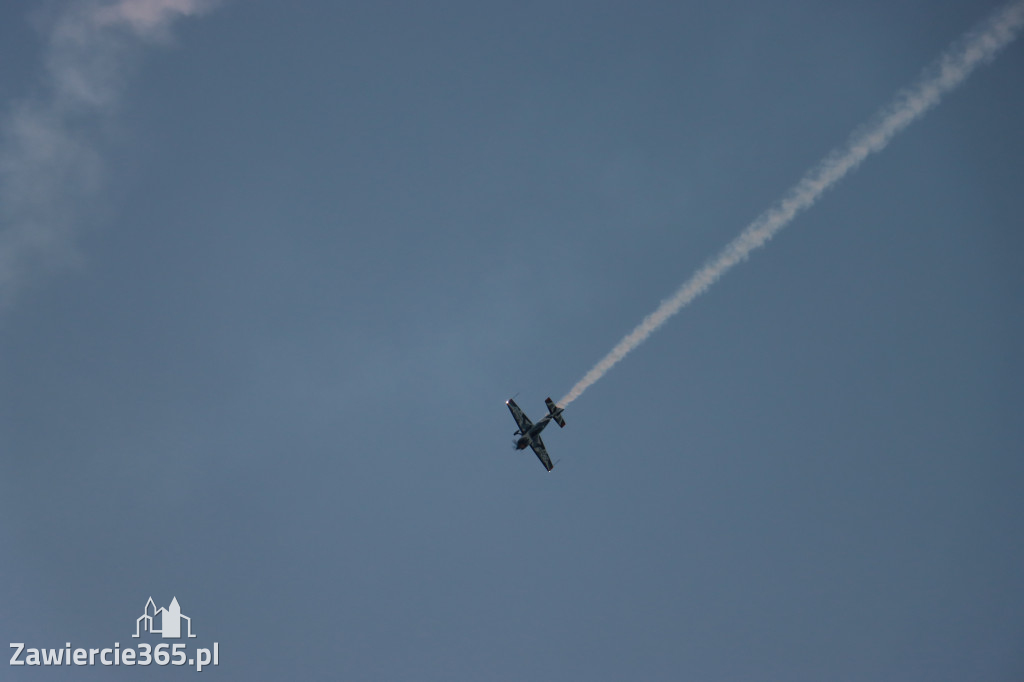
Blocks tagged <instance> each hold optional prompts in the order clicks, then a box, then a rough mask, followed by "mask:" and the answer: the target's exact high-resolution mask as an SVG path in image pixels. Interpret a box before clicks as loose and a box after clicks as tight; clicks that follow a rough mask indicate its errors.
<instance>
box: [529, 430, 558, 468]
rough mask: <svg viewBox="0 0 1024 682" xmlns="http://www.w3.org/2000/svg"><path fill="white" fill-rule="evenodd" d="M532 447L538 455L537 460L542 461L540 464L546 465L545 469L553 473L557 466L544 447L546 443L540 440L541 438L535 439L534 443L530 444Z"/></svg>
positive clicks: (535, 437)
mask: <svg viewBox="0 0 1024 682" xmlns="http://www.w3.org/2000/svg"><path fill="white" fill-rule="evenodd" d="M530 447H531V448H533V451H534V452H535V453H537V459H539V460H540V463H541V464H543V465H544V468H545V469H547V470H548V471H551V470H552V469H554V468H555V465H554V464H552V463H551V458H550V457H548V451H547V449H546V448H545V447H544V441H542V440H541V439H540V436H534V437H533V442H532V443H530Z"/></svg>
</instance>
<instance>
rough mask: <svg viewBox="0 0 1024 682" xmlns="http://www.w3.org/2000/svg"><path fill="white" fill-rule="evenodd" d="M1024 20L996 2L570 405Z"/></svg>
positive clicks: (602, 365)
mask: <svg viewBox="0 0 1024 682" xmlns="http://www.w3.org/2000/svg"><path fill="white" fill-rule="evenodd" d="M1022 25H1024V1H1018V2H1013V3H1010V4H1008V5H1006V6H1004V7H1002V8H1001V9H999V10H997V11H996V12H995V13H994V14H993V15H992V16H991V17H990V18H989V19H988V20H986V21H985V22H983V23H982V24H981V25H980V26H979V27H978V28H976V29H975V30H973V31H971V32H970V33H968V34H967V35H966V36H964V37H963V38H961V39H960V40H958V41H957V42H956V43H954V44H953V46H952V47H950V48H949V49H948V50H947V51H946V52H945V54H943V55H942V56H941V57H940V58H939V59H938V61H937V62H935V63H934V64H933V65H932V66H930V67H929V68H928V69H926V70H925V73H924V75H923V76H922V77H921V78H920V79H919V80H918V82H917V83H916V84H914V85H912V86H911V87H909V88H907V89H906V90H903V91H901V92H900V93H899V94H898V95H897V96H896V98H895V99H894V100H893V102H892V103H890V104H889V105H888V106H886V107H885V108H883V109H882V110H881V111H880V112H879V114H877V115H876V117H875V119H874V120H873V121H872V122H871V123H869V124H868V125H866V126H864V127H863V128H860V129H858V130H856V131H854V133H853V134H852V135H851V136H850V139H849V141H848V142H847V144H846V145H845V146H844V147H840V148H838V149H836V150H834V151H832V152H831V153H830V154H828V156H826V157H825V159H824V160H823V161H821V162H820V163H819V164H818V165H817V166H815V167H814V168H812V169H811V170H810V171H808V172H807V174H805V175H804V177H803V178H801V179H800V182H798V183H797V184H796V185H795V186H794V187H793V188H792V189H790V190H789V192H787V193H786V194H785V196H783V198H782V200H781V201H779V203H777V204H776V205H775V206H773V207H772V208H770V209H768V210H767V211H765V212H764V213H762V214H761V215H760V216H758V218H757V219H756V220H755V221H754V222H752V223H751V224H750V225H748V226H747V228H746V229H745V230H743V232H741V233H740V235H739V236H738V237H736V239H734V240H733V241H731V242H730V243H729V244H728V245H727V246H726V247H725V248H724V249H723V250H722V252H721V253H719V254H718V255H717V256H716V257H715V258H714V259H713V260H711V261H710V262H709V263H708V264H706V265H704V266H703V267H701V268H700V269H699V270H697V272H695V273H694V274H693V276H691V277H690V279H689V280H687V281H686V282H685V283H684V284H683V285H682V286H681V287H680V288H679V289H678V290H677V291H676V293H675V294H674V295H673V296H672V297H671V298H668V299H666V300H664V301H662V303H661V305H659V306H658V308H657V310H655V311H654V312H653V313H651V314H650V315H648V316H647V317H645V318H644V320H643V322H641V323H640V324H639V325H637V327H636V328H635V329H634V330H633V331H632V332H630V333H629V334H628V335H627V336H626V337H625V338H624V339H622V341H620V342H619V343H618V345H616V346H615V348H613V349H612V350H611V352H610V353H608V355H606V356H605V357H604V358H602V359H601V361H600V362H598V363H597V364H596V365H594V367H593V369H591V370H590V371H589V372H587V374H586V375H585V376H584V377H583V378H582V379H580V381H579V382H578V383H577V384H576V385H575V386H573V387H572V390H570V391H569V393H568V394H566V396H565V397H564V398H562V399H561V400H559V401H558V404H559V405H560V406H561V407H565V406H567V405H568V404H569V403H571V402H572V401H574V400H576V398H578V397H580V395H581V394H582V393H583V392H584V391H585V390H587V388H589V387H590V386H591V385H592V384H593V383H594V382H596V381H597V380H598V379H600V378H601V377H603V376H604V375H605V374H606V373H607V372H608V370H610V369H611V368H612V367H614V366H615V365H616V364H618V362H619V361H620V360H622V359H623V358H624V357H626V355H627V354H628V353H629V352H630V351H632V350H633V349H634V348H636V347H637V346H639V345H640V344H641V343H643V342H644V340H646V339H647V337H648V336H650V335H651V334H653V333H654V332H655V331H656V330H657V329H658V328H659V327H661V325H663V324H665V322H666V321H667V320H668V319H669V318H670V317H672V316H673V315H675V314H676V313H678V312H679V311H680V310H681V309H682V308H683V307H685V306H686V305H688V304H689V303H690V302H691V301H693V299H695V298H696V297H697V296H699V295H700V294H702V293H704V292H705V291H707V290H708V288H709V287H711V285H712V284H714V283H715V282H717V281H718V280H719V279H720V278H721V277H722V275H724V274H725V273H726V272H728V271H729V270H730V269H731V268H732V267H733V266H734V265H736V264H737V263H739V262H740V261H742V260H744V259H746V258H747V257H748V256H749V255H750V252H751V251H753V250H754V249H756V248H758V247H761V246H764V244H765V242H767V241H768V240H769V239H771V238H772V237H774V236H775V235H776V234H777V233H778V232H779V230H781V229H782V228H784V227H785V226H786V225H788V224H789V223H790V221H792V220H793V218H794V217H795V216H796V215H797V214H798V213H800V212H801V211H803V210H804V209H806V208H809V207H810V206H811V205H812V204H814V202H816V201H817V200H818V199H819V198H820V197H821V195H822V194H823V193H824V192H825V190H827V189H829V188H830V187H832V185H834V184H836V183H837V182H839V181H840V180H841V179H842V178H843V177H844V176H845V175H846V174H847V173H849V172H850V171H851V170H853V169H854V168H856V167H857V166H858V165H860V163H861V162H862V161H863V160H864V159H865V158H867V156H868V155H869V154H871V153H873V152H878V151H881V150H882V149H884V148H885V146H886V145H887V144H888V143H889V141H890V140H891V139H892V138H893V136H895V135H896V134H897V133H898V132H900V131H901V130H903V129H904V128H906V127H907V126H908V125H910V124H911V123H913V122H914V121H915V120H917V119H918V118H919V117H920V116H921V115H922V114H924V113H925V112H926V111H928V110H929V109H931V108H932V107H934V106H935V105H936V104H938V103H939V100H941V99H942V96H943V95H945V94H946V93H947V92H949V91H950V90H953V89H954V88H956V87H957V86H958V85H960V84H961V83H963V82H964V81H965V80H966V79H967V77H968V76H969V75H970V74H971V72H972V71H973V70H974V69H975V68H976V67H977V66H978V65H979V64H981V63H982V62H985V61H988V60H991V59H992V58H993V57H995V55H996V54H997V53H998V52H999V51H1000V50H1001V49H1002V48H1004V47H1006V46H1007V45H1008V44H1009V43H1010V42H1012V41H1013V39H1014V38H1016V36H1017V32H1018V31H1019V30H1020V28H1021V26H1022Z"/></svg>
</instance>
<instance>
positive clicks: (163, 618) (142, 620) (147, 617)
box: [132, 597, 195, 646]
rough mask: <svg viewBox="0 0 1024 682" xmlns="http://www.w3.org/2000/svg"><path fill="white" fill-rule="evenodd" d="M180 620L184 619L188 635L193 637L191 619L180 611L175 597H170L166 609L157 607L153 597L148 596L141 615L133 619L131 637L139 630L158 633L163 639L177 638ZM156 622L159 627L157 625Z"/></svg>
mask: <svg viewBox="0 0 1024 682" xmlns="http://www.w3.org/2000/svg"><path fill="white" fill-rule="evenodd" d="M181 621H185V624H186V632H187V633H188V636H189V637H195V635H193V634H192V619H191V618H189V617H188V616H186V615H184V614H183V613H182V612H181V607H180V606H179V605H178V598H177V597H174V598H173V599H171V605H170V606H168V607H167V608H166V609H165V608H163V607H161V608H159V609H158V608H157V607H156V604H154V603H153V598H152V597H150V598H149V600H148V601H146V606H145V608H143V610H142V615H141V616H139V617H138V618H137V619H136V621H135V634H134V635H132V637H138V636H139V633H140V631H141V632H149V633H151V634H159V635H160V636H161V637H163V638H164V639H179V638H180V637H181ZM158 624H159V627H157V625H158ZM175 646H177V644H175Z"/></svg>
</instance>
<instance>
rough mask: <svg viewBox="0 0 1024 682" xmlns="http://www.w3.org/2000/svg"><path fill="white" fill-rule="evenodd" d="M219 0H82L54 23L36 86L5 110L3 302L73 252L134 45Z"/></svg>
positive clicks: (158, 38)
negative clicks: (106, 129) (107, 125)
mask: <svg viewBox="0 0 1024 682" xmlns="http://www.w3.org/2000/svg"><path fill="white" fill-rule="evenodd" d="M216 4H218V2H217V0H117V1H115V2H109V1H107V2H105V1H100V0H77V1H74V2H71V3H69V4H68V5H67V6H65V7H64V9H63V10H62V11H61V12H60V13H59V14H58V15H57V16H56V17H55V18H54V20H53V21H52V22H51V23H50V28H49V31H48V33H47V36H46V46H45V50H44V65H45V71H44V73H43V75H42V79H41V82H40V83H39V86H38V93H37V94H36V95H34V96H32V97H29V98H26V99H24V100H22V101H20V102H17V103H14V104H13V105H10V106H9V107H7V110H6V112H5V113H4V115H3V118H2V119H0V305H3V304H7V303H10V301H11V299H12V297H13V295H14V293H15V291H16V290H17V288H18V287H20V286H21V285H23V284H24V282H25V281H26V279H27V278H28V277H29V276H30V275H31V274H33V273H34V272H35V271H37V270H41V269H47V268H51V267H53V266H55V265H58V264H61V263H67V262H69V261H73V260H75V252H74V247H73V244H72V235H73V233H74V231H75V228H76V226H77V225H78V224H79V223H80V220H78V216H79V215H80V213H81V212H82V210H83V208H84V207H85V206H86V205H87V202H86V200H87V199H88V198H90V197H92V196H94V195H95V194H96V193H97V192H98V190H99V188H100V186H101V184H102V182H101V181H102V175H103V170H102V169H103V164H102V159H101V155H100V153H99V151H98V149H99V146H100V145H99V143H98V141H99V140H98V138H100V137H101V135H100V131H101V129H102V126H103V124H104V123H107V122H109V120H110V119H111V117H112V116H113V114H114V111H115V110H116V108H117V104H118V102H119V101H120V99H121V94H122V93H123V92H124V89H125V81H126V79H127V76H128V72H129V71H130V69H131V64H132V61H133V59H132V57H133V50H134V49H137V48H138V47H140V46H142V45H145V44H151V43H154V42H163V41H166V40H167V39H168V37H169V30H170V27H171V25H172V24H173V23H174V21H175V20H177V19H178V18H180V17H185V16H191V15H198V14H201V13H204V12H206V11H209V10H210V9H213V7H214V6H215V5H216Z"/></svg>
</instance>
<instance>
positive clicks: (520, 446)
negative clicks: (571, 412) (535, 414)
mask: <svg viewBox="0 0 1024 682" xmlns="http://www.w3.org/2000/svg"><path fill="white" fill-rule="evenodd" d="M550 421H551V415H550V414H549V415H548V416H546V417H544V418H543V419H541V420H540V421H539V422H537V423H536V424H534V425H533V426H531V427H530V430H529V431H527V432H526V433H524V434H523V435H522V436H520V437H519V440H517V441H516V450H525V449H526V448H527V447H529V445H530V443H532V442H533V438H534V436H539V435H540V432H541V431H543V430H544V427H545V426H547V425H548V423H549V422H550Z"/></svg>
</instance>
